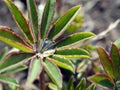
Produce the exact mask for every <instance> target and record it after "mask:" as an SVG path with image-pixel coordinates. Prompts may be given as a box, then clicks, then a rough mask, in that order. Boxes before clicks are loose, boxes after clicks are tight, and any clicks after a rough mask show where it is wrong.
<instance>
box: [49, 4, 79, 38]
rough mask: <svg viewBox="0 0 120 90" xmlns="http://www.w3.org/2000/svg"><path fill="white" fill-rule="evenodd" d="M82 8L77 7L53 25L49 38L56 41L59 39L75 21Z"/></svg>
mask: <svg viewBox="0 0 120 90" xmlns="http://www.w3.org/2000/svg"><path fill="white" fill-rule="evenodd" d="M79 10H80V6H75V7H73V8H71V9H70V10H69V11H67V12H66V13H65V14H64V15H63V16H62V17H61V18H59V19H58V20H57V21H56V22H55V23H54V25H53V27H52V29H51V31H50V33H49V36H48V38H49V39H53V40H55V39H56V38H58V37H59V36H60V35H61V34H62V33H64V31H65V30H66V28H67V26H68V25H69V24H70V23H71V22H72V21H73V19H74V18H75V16H76V15H77V14H78V12H79Z"/></svg>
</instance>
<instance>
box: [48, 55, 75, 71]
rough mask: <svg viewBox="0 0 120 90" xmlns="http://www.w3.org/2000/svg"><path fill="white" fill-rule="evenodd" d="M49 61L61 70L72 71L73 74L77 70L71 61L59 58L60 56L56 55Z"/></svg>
mask: <svg viewBox="0 0 120 90" xmlns="http://www.w3.org/2000/svg"><path fill="white" fill-rule="evenodd" d="M47 59H48V60H50V61H51V62H53V63H54V64H56V65H57V66H59V67H61V68H64V69H67V70H70V71H71V72H75V68H74V66H73V64H72V62H71V61H70V60H69V59H66V58H64V57H61V56H58V55H54V56H52V57H50V58H47Z"/></svg>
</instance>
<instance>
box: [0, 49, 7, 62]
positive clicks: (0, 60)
mask: <svg viewBox="0 0 120 90" xmlns="http://www.w3.org/2000/svg"><path fill="white" fill-rule="evenodd" d="M7 52H8V48H7V47H6V48H4V49H3V50H2V52H0V62H2V60H3V59H4V58H5V56H6V55H7Z"/></svg>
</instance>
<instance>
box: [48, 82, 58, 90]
mask: <svg viewBox="0 0 120 90" xmlns="http://www.w3.org/2000/svg"><path fill="white" fill-rule="evenodd" d="M48 87H49V88H50V90H59V89H58V87H57V86H56V85H55V84H53V83H49V84H48Z"/></svg>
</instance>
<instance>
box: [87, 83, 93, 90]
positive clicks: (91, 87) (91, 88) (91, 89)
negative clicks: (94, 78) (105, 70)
mask: <svg viewBox="0 0 120 90" xmlns="http://www.w3.org/2000/svg"><path fill="white" fill-rule="evenodd" d="M85 90H95V85H94V84H91V85H90V86H89V87H88V88H87V89H85Z"/></svg>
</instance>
